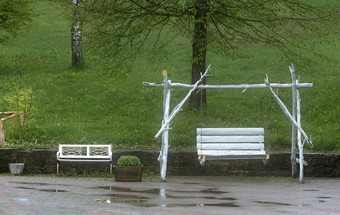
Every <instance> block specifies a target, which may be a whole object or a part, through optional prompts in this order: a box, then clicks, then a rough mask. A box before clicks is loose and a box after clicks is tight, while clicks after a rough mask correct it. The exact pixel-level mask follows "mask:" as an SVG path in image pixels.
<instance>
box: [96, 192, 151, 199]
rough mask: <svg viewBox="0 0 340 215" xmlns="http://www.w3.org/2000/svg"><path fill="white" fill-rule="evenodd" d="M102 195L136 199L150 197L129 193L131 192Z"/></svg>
mask: <svg viewBox="0 0 340 215" xmlns="http://www.w3.org/2000/svg"><path fill="white" fill-rule="evenodd" d="M100 196H107V197H110V198H117V199H135V200H139V199H150V198H149V197H146V196H136V195H129V194H117V193H114V194H107V195H100Z"/></svg>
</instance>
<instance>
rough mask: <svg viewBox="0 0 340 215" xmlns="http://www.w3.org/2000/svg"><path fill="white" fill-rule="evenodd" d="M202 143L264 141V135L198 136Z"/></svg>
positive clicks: (198, 140)
mask: <svg viewBox="0 0 340 215" xmlns="http://www.w3.org/2000/svg"><path fill="white" fill-rule="evenodd" d="M197 142H201V143H249V142H253V143H254V142H255V143H263V142H264V138H263V136H197Z"/></svg>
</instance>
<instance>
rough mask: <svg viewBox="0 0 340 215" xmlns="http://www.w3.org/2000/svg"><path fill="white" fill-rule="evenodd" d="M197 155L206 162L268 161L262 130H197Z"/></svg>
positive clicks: (202, 161) (201, 162)
mask: <svg viewBox="0 0 340 215" xmlns="http://www.w3.org/2000/svg"><path fill="white" fill-rule="evenodd" d="M197 153H198V159H199V161H200V164H201V165H204V164H205V161H206V160H234V159H262V160H264V161H265V160H266V159H269V155H267V154H266V152H265V150H264V129H263V128H197Z"/></svg>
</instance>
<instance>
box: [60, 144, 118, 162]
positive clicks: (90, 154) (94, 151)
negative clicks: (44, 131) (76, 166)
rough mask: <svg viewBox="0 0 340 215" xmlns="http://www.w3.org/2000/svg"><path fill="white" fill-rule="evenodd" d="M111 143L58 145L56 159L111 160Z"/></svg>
mask: <svg viewBox="0 0 340 215" xmlns="http://www.w3.org/2000/svg"><path fill="white" fill-rule="evenodd" d="M111 158H112V149H111V145H63V144H60V145H59V150H58V155H57V159H58V160H67V159H70V160H71V159H74V160H77V159H78V160H82V159H84V160H89V159H90V160H111Z"/></svg>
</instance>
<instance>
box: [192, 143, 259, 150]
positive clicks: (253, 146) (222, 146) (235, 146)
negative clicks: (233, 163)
mask: <svg viewBox="0 0 340 215" xmlns="http://www.w3.org/2000/svg"><path fill="white" fill-rule="evenodd" d="M197 149H199V150H211V149H214V150H264V144H263V143H205V144H201V143H197Z"/></svg>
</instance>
